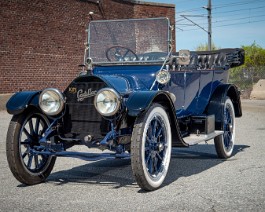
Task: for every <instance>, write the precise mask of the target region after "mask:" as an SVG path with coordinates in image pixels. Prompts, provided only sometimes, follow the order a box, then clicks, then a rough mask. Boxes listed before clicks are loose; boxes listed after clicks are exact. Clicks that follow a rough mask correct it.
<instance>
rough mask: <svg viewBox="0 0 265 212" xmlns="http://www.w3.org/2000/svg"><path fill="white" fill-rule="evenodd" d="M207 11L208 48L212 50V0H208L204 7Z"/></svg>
mask: <svg viewBox="0 0 265 212" xmlns="http://www.w3.org/2000/svg"><path fill="white" fill-rule="evenodd" d="M204 8H205V9H206V10H207V11H208V50H209V51H211V50H212V0H208V5H207V7H204Z"/></svg>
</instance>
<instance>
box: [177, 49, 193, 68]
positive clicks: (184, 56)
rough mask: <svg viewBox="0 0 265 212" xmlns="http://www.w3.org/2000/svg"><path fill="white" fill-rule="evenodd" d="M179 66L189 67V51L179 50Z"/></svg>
mask: <svg viewBox="0 0 265 212" xmlns="http://www.w3.org/2000/svg"><path fill="white" fill-rule="evenodd" d="M177 60H178V64H179V65H189V64H190V51H189V50H179V56H178V59H177Z"/></svg>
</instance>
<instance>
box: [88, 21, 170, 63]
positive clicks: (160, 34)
mask: <svg viewBox="0 0 265 212" xmlns="http://www.w3.org/2000/svg"><path fill="white" fill-rule="evenodd" d="M88 33H89V34H88V45H89V46H88V47H89V49H88V56H89V57H90V58H92V60H93V63H95V64H104V63H117V64H119V63H149V62H163V61H164V60H165V58H166V56H167V54H168V51H169V44H170V34H169V21H168V19H167V18H154V19H126V20H111V21H109V20H104V21H91V23H90V25H89V32H88Z"/></svg>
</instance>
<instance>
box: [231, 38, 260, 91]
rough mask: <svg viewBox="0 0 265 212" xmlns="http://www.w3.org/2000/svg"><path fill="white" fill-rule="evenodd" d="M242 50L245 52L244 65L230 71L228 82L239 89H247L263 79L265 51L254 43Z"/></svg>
mask: <svg viewBox="0 0 265 212" xmlns="http://www.w3.org/2000/svg"><path fill="white" fill-rule="evenodd" d="M242 48H243V49H244V50H245V63H244V65H242V66H240V67H237V68H233V69H231V70H230V82H231V83H234V84H236V85H237V86H238V87H240V89H249V88H252V86H253V84H254V83H256V82H257V81H258V80H259V79H262V78H265V49H263V48H261V47H260V46H259V45H257V44H256V43H255V42H254V43H253V44H252V45H250V46H242Z"/></svg>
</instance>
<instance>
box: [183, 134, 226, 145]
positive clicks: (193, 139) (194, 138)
mask: <svg viewBox="0 0 265 212" xmlns="http://www.w3.org/2000/svg"><path fill="white" fill-rule="evenodd" d="M222 134H224V131H217V130H216V131H214V132H212V133H209V134H199V135H197V134H190V136H188V137H185V138H183V140H184V141H185V142H186V143H187V144H188V145H190V146H192V145H196V144H198V143H200V142H203V141H208V140H211V139H213V138H215V137H216V136H219V135H222Z"/></svg>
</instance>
